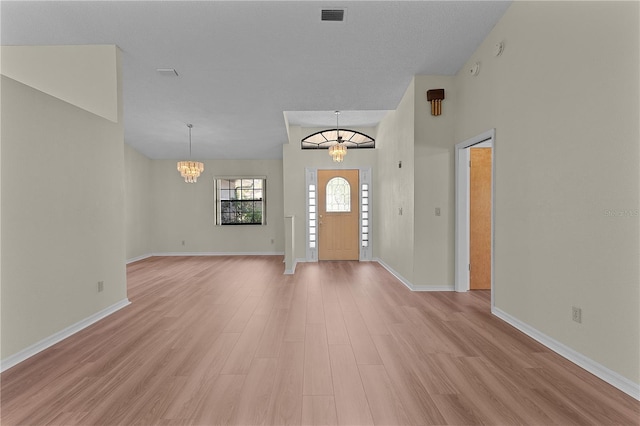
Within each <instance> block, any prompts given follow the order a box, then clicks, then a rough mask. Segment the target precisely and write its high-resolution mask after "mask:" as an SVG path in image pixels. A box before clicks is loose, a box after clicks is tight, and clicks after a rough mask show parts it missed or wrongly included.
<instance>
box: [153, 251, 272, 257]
mask: <svg viewBox="0 0 640 426" xmlns="http://www.w3.org/2000/svg"><path fill="white" fill-rule="evenodd" d="M150 256H284V252H283V251H246V252H234V251H232V252H218V251H194V252H177V251H174V252H164V253H163V252H158V253H152V254H151V255H150ZM150 256H149V257H150Z"/></svg>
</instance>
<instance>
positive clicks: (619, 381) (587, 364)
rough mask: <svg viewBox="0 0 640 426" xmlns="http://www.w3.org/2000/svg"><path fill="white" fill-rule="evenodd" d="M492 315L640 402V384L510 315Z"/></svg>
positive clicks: (496, 309) (500, 311) (492, 311)
mask: <svg viewBox="0 0 640 426" xmlns="http://www.w3.org/2000/svg"><path fill="white" fill-rule="evenodd" d="M491 313H492V314H493V315H495V316H497V317H498V318H500V319H501V320H503V321H505V322H506V323H507V324H509V325H511V326H513V327H515V328H517V329H518V330H520V331H521V332H523V333H524V334H526V335H527V336H529V337H531V338H532V339H534V340H536V341H538V342H540V343H542V344H543V345H545V346H546V347H547V348H549V349H551V350H552V351H554V352H556V353H557V354H558V355H560V356H562V357H564V358H566V359H568V360H569V361H571V362H573V363H574V364H576V365H577V366H579V367H581V368H583V369H585V370H587V371H588V372H589V373H591V374H593V375H594V376H597V377H599V378H600V379H602V380H604V381H605V382H607V383H609V384H610V385H612V386H614V387H616V388H618V389H620V390H621V391H622V392H624V393H626V394H627V395H629V396H631V397H633V398H635V399H637V400H640V384H639V383H634V382H632V381H631V380H629V379H627V378H626V377H624V376H622V375H620V374H618V373H616V372H615V371H612V370H610V369H609V368H607V367H605V366H604V365H602V364H600V363H597V362H596V361H594V360H592V359H590V358H587V357H586V356H584V355H582V354H581V353H579V352H577V351H575V350H573V349H571V348H570V347H568V346H566V345H564V344H562V343H560V342H559V341H557V340H555V339H553V338H551V337H549V336H547V335H546V334H544V333H541V332H540V331H538V330H537V329H535V328H533V327H531V326H530V325H528V324H526V323H524V322H522V321H520V320H519V319H517V318H515V317H512V316H511V315H509V314H508V313H506V312H504V311H502V310H500V309H499V308H496V307H493V308H491Z"/></svg>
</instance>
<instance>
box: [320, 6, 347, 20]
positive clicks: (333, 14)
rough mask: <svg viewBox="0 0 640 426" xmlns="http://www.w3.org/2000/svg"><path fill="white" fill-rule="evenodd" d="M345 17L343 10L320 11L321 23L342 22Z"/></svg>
mask: <svg viewBox="0 0 640 426" xmlns="http://www.w3.org/2000/svg"><path fill="white" fill-rule="evenodd" d="M344 15H345V9H322V12H321V17H320V20H321V21H323V22H324V21H329V22H343V21H344Z"/></svg>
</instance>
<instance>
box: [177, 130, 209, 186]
mask: <svg viewBox="0 0 640 426" xmlns="http://www.w3.org/2000/svg"><path fill="white" fill-rule="evenodd" d="M187 127H188V128H189V160H188V161H178V171H179V172H180V176H182V177H183V178H184V181H185V182H187V183H195V182H197V181H198V177H199V176H200V173H202V172H203V171H204V164H202V163H201V162H199V161H191V128H192V127H193V124H187Z"/></svg>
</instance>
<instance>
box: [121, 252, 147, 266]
mask: <svg viewBox="0 0 640 426" xmlns="http://www.w3.org/2000/svg"><path fill="white" fill-rule="evenodd" d="M151 256H153V254H151V253H147V254H143V255H141V256H136V257H132V258H131V259H127V265H128V264H130V263H133V262H137V261H139V260H144V259H147V258H149V257H151Z"/></svg>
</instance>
